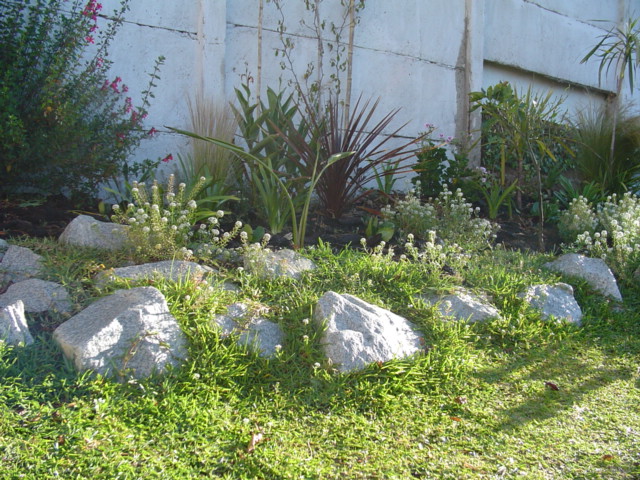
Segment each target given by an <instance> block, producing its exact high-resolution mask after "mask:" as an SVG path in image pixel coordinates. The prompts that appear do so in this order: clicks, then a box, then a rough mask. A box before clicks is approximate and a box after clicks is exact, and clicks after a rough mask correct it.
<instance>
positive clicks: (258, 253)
mask: <svg viewBox="0 0 640 480" xmlns="http://www.w3.org/2000/svg"><path fill="white" fill-rule="evenodd" d="M243 262H244V268H245V269H246V270H247V271H248V272H249V273H252V274H254V275H258V276H260V277H263V278H271V279H274V278H278V277H289V278H293V279H295V280H297V279H299V278H300V277H301V276H302V274H303V273H304V272H308V271H312V270H314V269H315V268H316V265H315V264H314V263H313V262H312V261H311V260H309V259H308V258H305V257H303V256H302V255H300V254H299V253H298V252H294V251H293V250H290V249H283V250H277V251H275V252H272V251H270V250H254V251H250V252H247V253H245V255H244V257H243Z"/></svg>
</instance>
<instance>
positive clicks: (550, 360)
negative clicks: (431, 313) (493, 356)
mask: <svg viewBox="0 0 640 480" xmlns="http://www.w3.org/2000/svg"><path fill="white" fill-rule="evenodd" d="M579 301H580V303H582V301H586V302H589V301H588V300H586V299H579ZM588 308H590V311H587V313H586V315H585V318H586V320H584V326H583V327H582V328H581V329H580V330H577V331H575V332H573V333H572V334H570V335H569V338H567V339H566V340H559V341H555V342H552V343H551V344H548V345H540V346H533V347H532V348H530V349H529V350H527V351H526V352H523V353H522V354H520V355H513V354H512V355H510V356H509V357H508V360H506V361H504V362H503V363H502V365H500V366H499V367H497V368H489V369H484V370H482V371H481V372H480V373H479V374H477V377H478V378H479V379H480V380H482V381H484V382H487V383H489V384H494V385H499V386H500V388H501V389H502V390H501V391H502V392H503V393H504V395H506V396H510V397H511V399H512V400H513V399H514V398H515V397H518V396H520V397H524V398H525V400H524V401H521V402H520V403H519V404H517V405H515V406H512V407H509V408H506V409H505V410H504V411H503V412H502V413H503V415H504V420H503V421H502V422H501V423H500V424H499V426H498V428H500V429H503V430H515V429H518V428H521V427H523V426H525V425H526V424H528V423H531V422H539V421H544V420H547V419H550V418H553V417H556V416H559V415H563V414H566V413H567V412H568V411H570V410H572V409H573V407H574V406H576V405H579V404H580V403H581V401H582V400H583V398H584V397H586V396H588V395H590V394H592V393H594V392H596V391H597V390H599V389H602V388H605V387H607V386H609V385H611V384H613V383H616V382H618V381H624V382H630V381H632V380H633V378H634V377H637V376H638V375H640V371H638V369H637V362H635V361H630V360H629V358H630V357H635V358H639V357H640V310H639V309H638V308H637V306H636V305H633V304H632V305H628V306H626V307H625V309H624V310H623V311H615V309H614V308H610V307H609V306H608V305H606V304H602V303H601V304H594V302H593V301H591V305H590V306H589V307H588ZM567 328H569V329H570V328H572V327H570V326H567ZM634 365H635V367H634ZM633 385H634V386H635V388H640V378H636V381H635V382H633ZM514 401H516V402H517V400H514Z"/></svg>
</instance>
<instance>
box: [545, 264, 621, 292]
mask: <svg viewBox="0 0 640 480" xmlns="http://www.w3.org/2000/svg"><path fill="white" fill-rule="evenodd" d="M544 266H545V267H546V268H548V269H549V270H553V271H554V272H558V273H561V274H563V275H567V276H570V277H576V278H580V279H581V280H584V281H585V282H587V283H588V284H589V285H590V286H591V288H593V289H594V290H595V291H597V292H600V293H601V294H603V295H605V296H607V297H611V298H613V299H614V300H619V301H622V295H621V294H620V290H619V289H618V283H617V282H616V278H615V277H614V276H613V273H612V272H611V269H610V268H609V267H608V266H607V264H606V263H605V262H604V260H602V259H601V258H589V257H585V256H584V255H579V254H577V253H567V254H565V255H562V256H560V257H558V258H557V259H556V260H554V261H553V262H549V263H546V264H545V265H544Z"/></svg>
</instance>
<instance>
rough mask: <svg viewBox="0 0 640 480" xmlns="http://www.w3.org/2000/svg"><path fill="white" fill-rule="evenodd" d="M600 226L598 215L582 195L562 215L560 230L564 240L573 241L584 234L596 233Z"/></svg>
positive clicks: (559, 221)
mask: <svg viewBox="0 0 640 480" xmlns="http://www.w3.org/2000/svg"><path fill="white" fill-rule="evenodd" d="M597 225H598V220H597V219H596V214H595V213H594V211H593V209H592V208H591V205H590V204H589V202H588V201H587V199H586V198H584V197H583V196H582V195H581V196H579V197H578V198H574V199H573V200H572V201H571V204H570V205H569V208H568V209H567V210H565V211H564V212H562V213H561V214H560V218H559V220H558V229H559V231H560V235H562V238H564V239H565V240H568V241H573V240H574V239H575V238H576V237H577V235H579V234H581V233H583V232H590V233H592V232H594V231H595V229H596V227H597Z"/></svg>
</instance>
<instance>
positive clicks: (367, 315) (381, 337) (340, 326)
mask: <svg viewBox="0 0 640 480" xmlns="http://www.w3.org/2000/svg"><path fill="white" fill-rule="evenodd" d="M313 318H314V322H316V323H317V324H318V325H322V324H323V322H326V330H325V331H324V333H323V337H322V340H321V341H322V344H323V345H324V350H325V354H326V356H327V358H328V359H329V360H330V361H331V362H332V363H333V364H337V365H338V367H337V368H338V369H339V370H340V371H342V372H349V371H352V370H359V369H362V368H364V367H366V366H367V365H369V364H370V363H374V362H386V361H388V360H391V359H393V358H404V357H407V356H410V355H413V354H415V353H417V352H420V350H421V345H422V340H421V337H420V334H419V333H418V332H417V331H416V330H415V329H414V328H413V327H412V326H411V324H410V323H409V322H408V321H407V320H406V319H405V318H403V317H401V316H399V315H396V314H395V313H393V312H390V311H388V310H385V309H383V308H380V307H378V306H375V305H371V304H369V303H367V302H364V301H362V300H360V299H359V298H357V297H354V296H352V295H346V294H345V295H340V294H337V293H335V292H327V293H325V294H324V295H323V296H322V298H320V300H319V301H318V304H317V305H316V308H315V312H314V317H313Z"/></svg>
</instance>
